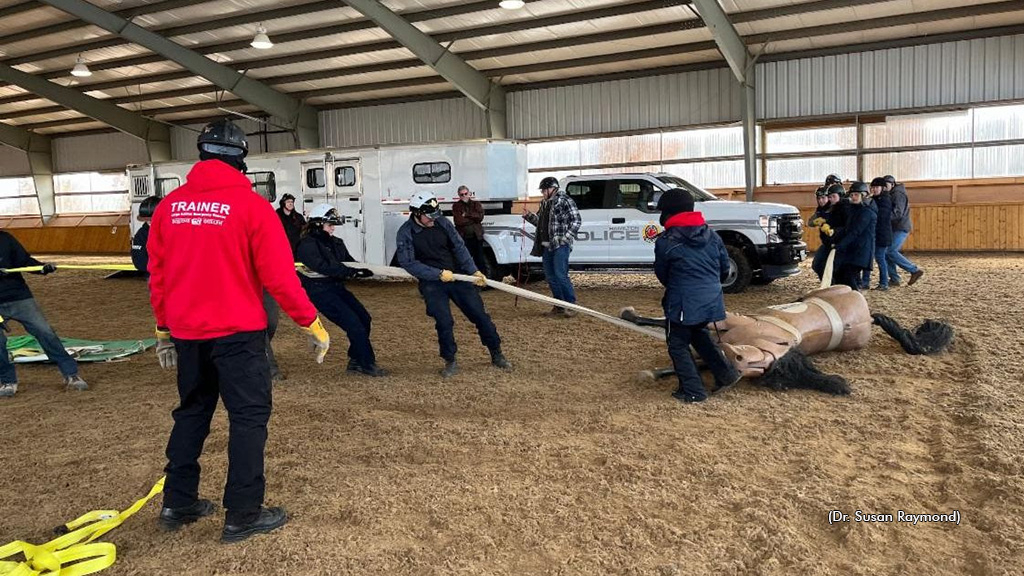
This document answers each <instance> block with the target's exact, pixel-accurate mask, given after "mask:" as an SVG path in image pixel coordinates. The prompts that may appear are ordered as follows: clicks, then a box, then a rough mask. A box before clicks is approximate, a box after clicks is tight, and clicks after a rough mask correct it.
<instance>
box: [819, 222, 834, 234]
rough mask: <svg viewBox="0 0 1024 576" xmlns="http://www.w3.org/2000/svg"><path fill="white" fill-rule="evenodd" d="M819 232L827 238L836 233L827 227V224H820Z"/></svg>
mask: <svg viewBox="0 0 1024 576" xmlns="http://www.w3.org/2000/svg"><path fill="white" fill-rule="evenodd" d="M821 231H822V232H824V233H825V236H829V237H831V236H832V235H833V234H835V233H836V231H835V230H833V229H832V227H831V226H829V225H828V224H822V225H821Z"/></svg>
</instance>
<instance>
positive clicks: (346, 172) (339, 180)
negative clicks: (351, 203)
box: [334, 166, 356, 188]
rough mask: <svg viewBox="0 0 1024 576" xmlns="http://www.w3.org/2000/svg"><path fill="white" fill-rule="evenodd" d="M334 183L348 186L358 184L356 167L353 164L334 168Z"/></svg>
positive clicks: (344, 186) (342, 186)
mask: <svg viewBox="0 0 1024 576" xmlns="http://www.w3.org/2000/svg"><path fill="white" fill-rule="evenodd" d="M334 185H335V186H338V187H341V188H348V187H349V186H355V185H356V169H355V168H354V167H352V166H339V167H337V168H335V169H334Z"/></svg>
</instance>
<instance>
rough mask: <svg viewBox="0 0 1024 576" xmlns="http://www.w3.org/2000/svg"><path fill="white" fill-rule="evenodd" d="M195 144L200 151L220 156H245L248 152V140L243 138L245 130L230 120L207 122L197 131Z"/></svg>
mask: <svg viewBox="0 0 1024 576" xmlns="http://www.w3.org/2000/svg"><path fill="white" fill-rule="evenodd" d="M196 146H197V147H198V148H199V151H200V152H209V153H210V154H219V155H222V156H240V157H242V158H245V157H246V155H248V154H249V141H248V140H246V138H245V131H243V130H242V129H241V128H239V127H238V125H237V124H235V123H234V122H232V121H230V120H217V121H216V122H211V123H209V124H207V125H206V126H205V127H204V128H203V131H202V132H200V133H199V139H198V141H197V142H196Z"/></svg>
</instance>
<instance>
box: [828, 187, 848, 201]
mask: <svg viewBox="0 0 1024 576" xmlns="http://www.w3.org/2000/svg"><path fill="white" fill-rule="evenodd" d="M828 194H829V195H832V194H839V197H840V198H843V197H845V196H846V190H845V189H844V188H843V185H842V184H833V185H831V186H829V187H828Z"/></svg>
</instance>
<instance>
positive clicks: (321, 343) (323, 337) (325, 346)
mask: <svg viewBox="0 0 1024 576" xmlns="http://www.w3.org/2000/svg"><path fill="white" fill-rule="evenodd" d="M302 330H303V331H304V332H305V333H306V334H308V335H309V345H310V347H311V348H312V349H313V352H315V353H316V363H317V364H323V363H324V357H325V356H327V350H329V349H330V348H331V335H330V334H328V333H327V329H326V328H324V323H323V322H322V321H321V320H320V317H319V316H317V317H316V320H313V323H312V324H310V325H309V326H306V327H305V328H303V329H302Z"/></svg>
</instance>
